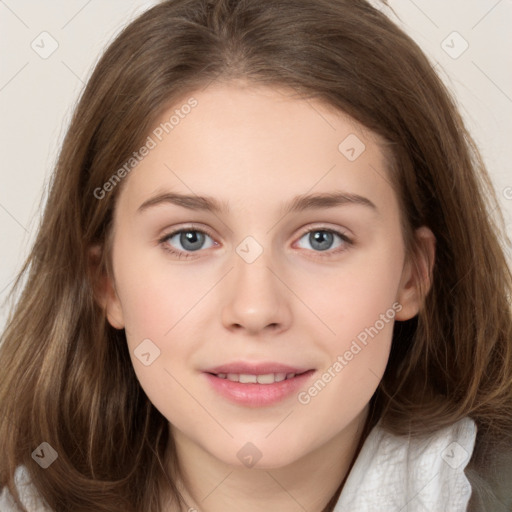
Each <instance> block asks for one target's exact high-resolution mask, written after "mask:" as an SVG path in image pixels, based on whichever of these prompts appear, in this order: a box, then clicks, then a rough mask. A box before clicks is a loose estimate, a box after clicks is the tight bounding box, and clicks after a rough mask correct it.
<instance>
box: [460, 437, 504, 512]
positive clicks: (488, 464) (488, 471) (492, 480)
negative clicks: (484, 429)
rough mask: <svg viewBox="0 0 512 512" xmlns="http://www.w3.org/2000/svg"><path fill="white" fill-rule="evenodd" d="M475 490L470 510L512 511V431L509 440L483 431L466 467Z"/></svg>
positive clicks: (486, 511)
mask: <svg viewBox="0 0 512 512" xmlns="http://www.w3.org/2000/svg"><path fill="white" fill-rule="evenodd" d="M466 473H467V475H468V479H469V481H470V482H471V486H472V488H473V493H472V496H471V501H470V503H469V507H468V512H510V511H511V510H512V485H511V483H512V432H510V435H509V437H508V439H506V438H503V437H502V436H495V435H488V434H486V433H482V434H481V435H479V436H478V437H477V442H476V446H475V453H474V456H473V458H472V459H471V462H470V463H469V465H468V468H467V470H466Z"/></svg>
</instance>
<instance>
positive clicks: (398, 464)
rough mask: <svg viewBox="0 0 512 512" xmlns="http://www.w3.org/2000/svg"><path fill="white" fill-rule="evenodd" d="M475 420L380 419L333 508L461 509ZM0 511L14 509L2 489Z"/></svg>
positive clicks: (31, 499) (24, 491)
mask: <svg viewBox="0 0 512 512" xmlns="http://www.w3.org/2000/svg"><path fill="white" fill-rule="evenodd" d="M475 437H476V425H475V423H474V421H473V420H471V419H470V418H464V419H462V420H460V421H458V422H457V423H455V424H454V425H452V426H450V427H447V428H445V429H443V430H440V431H438V432H436V433H435V434H433V435H432V436H430V437H427V438H422V439H407V438H403V437H398V436H394V435H392V434H389V433H387V432H386V431H384V430H383V429H382V428H381V427H380V426H379V423H378V424H377V425H376V426H375V427H374V428H373V430H372V431H371V432H370V434H369V435H368V437H367V439H366V441H365V442H364V444H363V447H362V449H361V451H360V453H359V456H358V457H357V460H356V461H355V463H354V466H353V467H352V470H351V471H350V474H349V476H348V478H347V481H346V482H345V486H344V487H343V491H342V493H341V496H340V499H339V500H338V503H337V505H336V507H335V509H334V512H376V511H378V512H432V511H435V512H441V511H449V512H465V511H466V508H467V504H468V501H469V498H470V496H471V485H470V483H469V481H468V480H467V478H466V476H465V474H464V468H465V467H466V465H467V463H468V462H469V460H470V458H471V455H472V453H473V448H474V445H475ZM15 481H16V484H17V486H18V489H19V490H20V493H21V495H22V501H23V503H24V504H25V506H26V507H27V509H28V511H29V512H36V511H37V512H43V511H48V509H47V508H44V506H43V504H42V503H41V502H40V501H39V499H38V495H37V492H36V491H35V489H34V488H33V486H32V485H31V483H30V480H29V477H28V473H27V472H26V469H25V468H24V467H23V466H20V467H18V468H17V470H16V474H15ZM0 505H1V506H0V510H1V511H2V512H11V511H12V512H15V511H17V510H18V509H17V508H16V507H15V506H14V503H13V502H12V498H11V497H10V495H9V494H8V493H7V489H4V490H3V492H2V493H1V495H0Z"/></svg>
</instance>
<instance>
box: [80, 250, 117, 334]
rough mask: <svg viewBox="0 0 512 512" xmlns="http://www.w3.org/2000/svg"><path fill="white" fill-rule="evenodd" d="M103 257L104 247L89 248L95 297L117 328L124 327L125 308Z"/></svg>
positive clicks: (112, 324) (110, 321)
mask: <svg viewBox="0 0 512 512" xmlns="http://www.w3.org/2000/svg"><path fill="white" fill-rule="evenodd" d="M102 259H103V249H102V247H101V246H99V245H95V246H93V247H91V248H89V253H88V260H89V269H90V272H91V274H90V275H91V277H92V282H93V289H94V298H95V300H96V302H97V303H98V305H99V306H100V308H101V309H102V310H103V312H104V314H105V315H106V317H107V320H108V322H109V324H110V325H111V326H112V327H114V328H115V329H124V317H123V309H122V307H121V301H120V300H119V297H118V295H117V292H116V289H115V283H114V280H113V278H111V277H110V276H109V272H108V271H107V270H106V268H105V267H106V265H105V262H104V261H102Z"/></svg>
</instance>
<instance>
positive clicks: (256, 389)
mask: <svg viewBox="0 0 512 512" xmlns="http://www.w3.org/2000/svg"><path fill="white" fill-rule="evenodd" d="M313 373H314V370H309V371H307V372H305V373H302V374H300V375H297V376H295V377H293V378H291V379H285V380H283V381H281V382H274V383H273V384H240V382H233V381H231V380H228V379H221V378H219V377H217V376H216V375H212V374H211V373H205V374H204V375H206V378H207V379H208V382H209V383H210V384H211V386H212V387H213V389H214V390H215V391H216V392H217V393H219V394H220V395H222V396H223V397H225V398H227V399H228V400H231V401H232V402H235V403H237V404H240V405H245V406H247V407H265V406H269V405H273V404H275V403H277V402H280V401H281V400H284V399H285V398H287V397H289V396H290V395H292V394H293V393H296V392H298V391H299V389H300V388H301V387H302V386H304V384H305V383H306V381H307V380H308V379H309V378H310V377H311V375H312V374H313Z"/></svg>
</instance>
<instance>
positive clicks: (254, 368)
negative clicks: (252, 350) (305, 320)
mask: <svg viewBox="0 0 512 512" xmlns="http://www.w3.org/2000/svg"><path fill="white" fill-rule="evenodd" d="M308 370H311V368H306V367H295V366H288V365H286V364H281V363H273V362H268V363H267V362H263V363H248V362H243V361H237V362H233V363H228V364H223V365H220V366H215V367H213V368H209V369H207V370H203V371H204V372H206V373H215V374H218V373H238V374H240V373H248V374H250V375H265V374H267V373H304V372H307V371H308Z"/></svg>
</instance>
